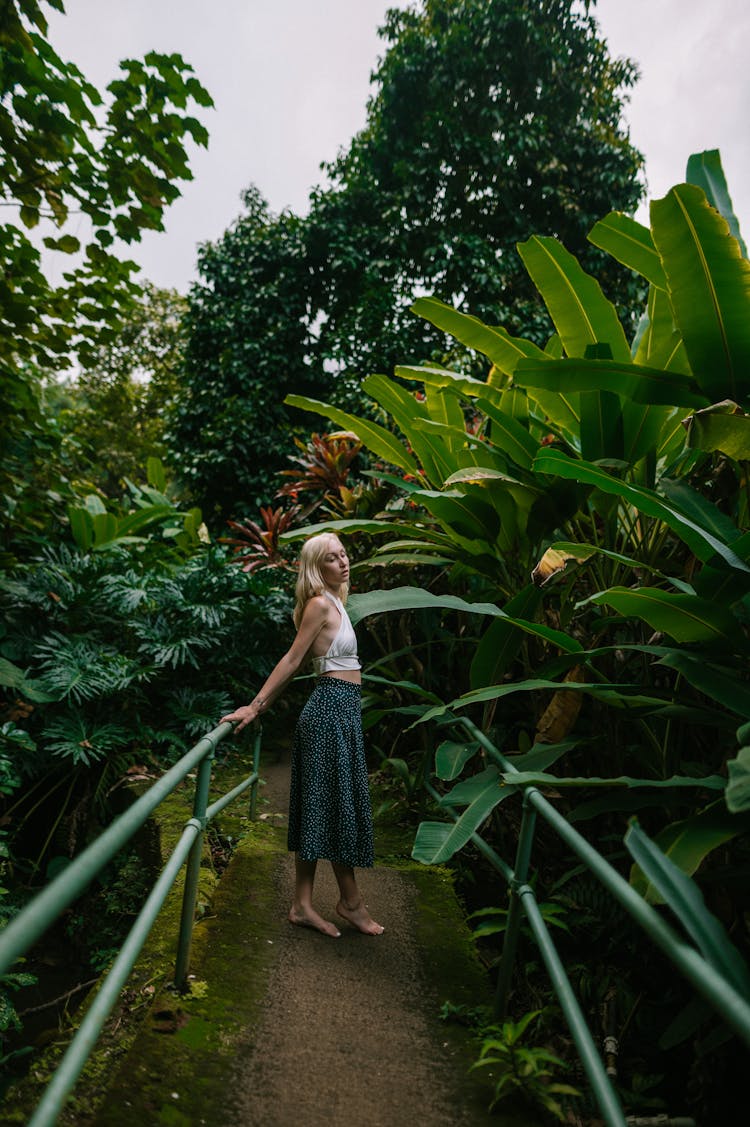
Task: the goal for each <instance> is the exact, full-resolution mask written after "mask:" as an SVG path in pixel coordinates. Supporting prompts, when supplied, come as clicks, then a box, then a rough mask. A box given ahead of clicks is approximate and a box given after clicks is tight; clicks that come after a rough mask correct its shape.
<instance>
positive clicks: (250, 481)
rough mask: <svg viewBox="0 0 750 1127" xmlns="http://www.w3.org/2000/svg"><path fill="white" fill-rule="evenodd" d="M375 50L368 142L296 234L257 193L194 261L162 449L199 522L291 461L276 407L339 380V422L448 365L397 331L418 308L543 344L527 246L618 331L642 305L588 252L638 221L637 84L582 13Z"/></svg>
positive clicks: (518, 3) (470, 12)
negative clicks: (602, 231)
mask: <svg viewBox="0 0 750 1127" xmlns="http://www.w3.org/2000/svg"><path fill="white" fill-rule="evenodd" d="M381 34H382V36H383V38H384V40H385V41H386V43H387V50H386V52H385V55H384V57H383V59H382V61H381V63H380V65H379V67H378V69H377V71H376V72H375V74H374V76H373V82H374V93H373V95H372V98H371V99H370V102H369V105H368V118H367V124H366V126H365V128H364V129H363V130H362V131H361V133H359V134H358V135H357V136H356V137H355V138H354V139H353V141H352V142H351V144H350V145H349V147H348V148H347V149H345V150H343V151H342V152H341V154H340V155H339V157H338V159H337V160H336V161H334V162H333V164H331V165H329V166H327V168H326V171H327V173H328V175H329V178H330V182H329V184H328V186H326V187H320V188H317V189H315V190H314V191H313V192H312V194H311V200H310V211H309V214H308V216H307V217H306V218H304V219H303V218H298V217H295V216H293V215H291V214H290V213H288V212H285V213H284V214H282V215H280V216H278V217H273V216H271V214H270V213H269V211H268V209H267V207H266V206H265V204H263V203H262V201H260V198H259V197H258V195H257V193H255V192H254V191H253V192H251V193H250V194H249V195H248V197H247V201H246V202H247V203H248V215H246V216H243V217H242V218H241V219H240V220H239V221H238V223H237V224H236V225H235V227H234V228H233V229H232V230H231V231H230V232H228V234H227V236H225V238H224V240H221V241H220V242H218V243H217V244H215V245H214V246H213V247H212V248H207V249H206V250H205V251H204V254H203V257H202V259H201V268H202V270H203V272H204V282H203V283H202V284H201V286H200V287H197V288H196V290H195V291H194V293H193V295H192V297H191V319H190V329H189V331H190V338H191V339H190V343H189V345H188V366H187V373H186V376H187V390H186V393H185V395H184V398H183V400H182V401H181V403H180V406H179V416H178V422H177V423H175V424H173V426H172V428H171V432H170V433H171V435H172V438H171V448H172V456H173V458H175V459H176V460H177V463H178V466H179V468H180V471H181V472H182V473H183V474H184V475H185V476H186V478H187V480H188V482H189V483H190V485H191V487H192V488H194V489H196V490H199V496H200V499H201V501H202V502H203V505H204V508H208V507H209V502H213V503H214V504H217V505H219V506H220V507H223V508H224V509H226V510H227V511H231V510H234V509H236V507H237V505H238V504H240V503H241V504H242V505H246V504H247V503H252V501H253V499H254V494H257V497H258V500H259V501H261V502H263V501H269V500H270V498H271V495H272V492H273V487H272V486H271V485H270V484H269V483H268V478H267V476H266V477H264V475H263V473H262V472H261V468H262V467H265V468H267V469H269V470H270V469H276V468H281V466H283V464H284V451H285V448H286V449H287V450H288V451H289V452H290V453H291V452H292V451H291V445H290V444H289V443H288V440H287V438H286V436H285V430H284V428H285V427H286V426H288V420H289V416H285V415H284V414H283V408H282V407H281V400H282V399H283V395H284V392H285V391H288V390H294V391H300V390H301V387H302V386H303V385H304V384H305V383H307V384H308V385H310V384H312V385H315V384H316V383H317V384H318V385H319V387H318V389H316V392H315V393H316V394H317V392H318V390H319V389H320V385H323V386H324V385H325V384H326V383H327V382H329V380H330V378H331V374H332V373H335V376H336V387H335V392H334V394H333V396H332V398H333V399H334V400H335V402H336V403H337V404H338V405H339V406H342V405H343V404H344V403H345V402H346V401H349V403H350V404H351V401H352V400H353V399H354V397H355V390H354V389H356V394H357V397H358V390H359V384H360V381H361V379H362V377H363V376H365V375H367V374H368V373H371V372H385V373H389V372H391V371H392V370H393V368H394V365H395V364H396V363H409V362H414V361H415V360H422V359H425V358H431V357H435V356H438V357H440V358H441V359H443V358H444V354H445V353H446V350H448V349H450V348H454V349H455V345H451V344H449V343H448V342H447V337H446V336H445V334H443V333H441V332H439V331H438V330H436V329H435V328H434V327H433V326H431V325H428V324H426V323H425V322H424V321H420V319H419V318H416V317H413V316H412V315H411V314H410V312H409V306H410V305H411V304H412V302H413V300H414V298H415V297H416V296H417V295H419V294H420V293H425V292H427V293H434V294H436V295H437V296H438V297H441V298H442V299H443V300H446V301H449V302H451V303H455V304H458V305H459V306H460V307H461V308H462V309H463V310H464V311H465V312H470V313H472V314H474V315H477V316H480V317H482V318H484V319H486V320H489V321H490V322H497V321H499V320H501V319H502V320H503V322H504V323H505V324H506V325H508V327H509V328H510V329H511V331H518V328H519V326H523V331H524V334H525V335H527V336H531V337H532V339H534V340H536V341H538V342H539V343H544V342H546V339H547V337H548V336H549V334H550V332H551V331H552V326H551V323H550V322H549V320H548V318H547V315H546V312H545V310H544V307H543V305H542V303H541V301H540V299H539V296H538V294H537V292H536V291H535V289H534V287H533V286H532V285H531V284H530V283H529V280H528V277H527V275H526V273H525V271H524V269H523V265H522V263H521V261H520V258H519V257H518V255H517V254H516V250H515V245H516V243H517V242H518V241H520V240H523V239H525V238H528V236H529V235H530V234H532V233H533V232H535V231H543V232H545V233H548V234H551V235H555V236H557V237H558V238H560V239H561V240H562V241H563V242H564V243H565V244H566V245H567V246H568V247H569V248H570V250H571V251H572V252H573V253H575V254H577V255H578V256H579V257H580V258H581V261H582V262H583V264H584V266H585V267H586V268H588V269H596V271H597V273H598V275H599V276H600V277H602V279H603V283H604V285H605V288H606V289H607V291H608V294H609V296H610V297H611V298H612V299H613V300H614V301H615V302H616V303H617V304H618V305H619V307H620V312H621V315H622V316H623V318H624V319H625V320H628V319H630V318H631V317H632V315H633V311H634V310H635V309H636V308H637V307H638V306H639V302H640V298H641V297H642V294H641V292H640V291H639V289H638V284H637V283H635V282H633V280H632V278H633V275H632V274H631V273H630V272H628V271H625V270H623V269H622V268H621V267H620V266H619V264H617V263H612V262H611V260H609V261H608V260H607V259H606V256H604V255H602V254H601V252H600V251H598V250H597V249H596V248H595V247H593V246H591V245H589V244H587V243H586V239H585V236H586V234H587V232H588V230H589V228H590V227H591V226H592V225H593V223H594V222H595V221H596V220H597V219H599V218H600V216H601V215H603V214H605V213H606V212H607V211H609V210H610V208H613V207H614V208H619V209H622V210H625V211H630V210H632V209H634V208H635V206H636V204H637V202H638V200H639V197H640V194H641V186H640V183H639V182H638V179H637V175H638V172H639V170H640V168H641V165H642V158H641V156H640V154H639V153H637V152H636V151H635V150H634V149H633V148H632V147H631V145H630V143H629V141H628V137H627V133H626V131H625V129H624V127H623V126H622V123H621V115H622V108H623V100H624V97H625V93H626V91H627V89H628V88H629V87H630V86H631V85H632V84H633V83H634V81H635V78H636V70H635V67H634V65H633V64H632V63H630V62H627V61H613V60H612V59H611V58H610V57H609V54H608V52H607V48H606V44H605V43H604V41H603V40H602V39H601V38H599V35H598V30H597V26H596V22H595V20H594V18H593V16H592V15H591V14H590V12H589V10H588V5H587V6H586V7H585V9H584V8H583V7H582V5H580V4H579V3H577V2H574V0H533V2H532V0H421V3H419V4H415V5H414V6H413V7H412V8H409V9H407V10H405V11H401V10H393V11H390V12H389V13H388V16H387V19H386V23H385V26H384V28H383V29H382V32H381ZM631 327H632V326H631ZM467 357H468V354H467V353H466V352H463V358H464V359H463V364H464V367H467V366H469V364H470V362H469V361H468V360H467ZM352 405H353V404H352ZM261 419H262V420H263V424H262V425H263V427H264V429H266V428H268V429H269V433H270V434H272V437H271V438H270V439H267V438H266V437H265V436H264V435H260V434H259V430H258V422H259V420H261Z"/></svg>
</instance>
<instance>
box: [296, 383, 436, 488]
mask: <svg viewBox="0 0 750 1127" xmlns="http://www.w3.org/2000/svg"><path fill="white" fill-rule="evenodd" d="M284 402H285V403H286V404H287V406H289V407H299V408H300V409H301V410H303V411H312V412H313V414H316V415H322V416H323V418H324V419H330V420H331V422H334V423H337V424H338V425H339V426H340V427H345V428H346V429H347V430H350V431H352V433H353V434H356V435H357V437H358V438H359V439H360V441H361V442H363V443H364V444H365V446H366V447H367V448H368V450H371V451H372V452H373V454H376V455H377V456H378V457H379V458H385V460H386V461H387V462H391V463H392V464H393V465H394V466H399V467H400V468H401V469H402V470H406V472H407V473H411V474H415V475H418V474H419V467H418V466H417V463H416V462H415V461H414V459H413V458H412V457H411V456H410V455H409V453H408V452H407V450H406V447H405V446H404V445H403V443H402V442H399V440H398V439H397V438H396V436H395V435H393V434H391V432H390V431H388V430H386V429H385V427H381V426H379V425H378V424H377V423H371V422H369V420H367V419H360V418H358V417H357V416H356V415H350V414H349V413H348V412H347V411H341V410H339V408H338V407H332V406H331V404H330V403H321V402H320V401H319V400H317V399H308V398H307V396H305V395H287V397H286V399H285V400H284Z"/></svg>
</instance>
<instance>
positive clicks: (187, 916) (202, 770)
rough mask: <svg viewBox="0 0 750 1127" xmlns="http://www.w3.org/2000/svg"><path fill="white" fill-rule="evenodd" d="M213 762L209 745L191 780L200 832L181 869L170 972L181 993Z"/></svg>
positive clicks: (188, 953)
mask: <svg viewBox="0 0 750 1127" xmlns="http://www.w3.org/2000/svg"><path fill="white" fill-rule="evenodd" d="M213 759H214V748H213V744H212V745H211V747H210V748H209V750H208V751H207V752H206V755H205V758H203V759H202V760H201V762H200V763H199V765H198V775H197V778H196V780H195V796H194V798H193V818H194V819H196V820H197V821H198V822H200V824H201V827H202V829H201V831H200V833H199V834H198V836H197V837H196V839H195V841H194V842H193V845H192V847H191V849H190V853H189V854H188V859H187V865H186V867H185V888H184V891H183V894H182V915H181V917H180V935H179V939H178V941H177V958H176V960H175V970H174V981H175V986H176V987H177V989H178V990H184V989H185V988H186V986H187V976H188V970H189V968H190V947H191V943H192V938H193V922H194V920H195V905H196V902H197V899H198V879H199V877H200V867H201V859H202V857H203V834H204V832H205V828H206V808H207V807H208V792H209V788H210V786H211V767H212V764H213Z"/></svg>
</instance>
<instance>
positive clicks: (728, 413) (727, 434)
mask: <svg viewBox="0 0 750 1127" xmlns="http://www.w3.org/2000/svg"><path fill="white" fill-rule="evenodd" d="M685 423H686V425H687V444H688V446H689V447H690V448H691V449H693V450H708V451H711V450H720V451H721V453H722V454H726V455H727V456H728V457H729V458H734V460H735V461H736V462H746V461H750V415H745V414H743V413H742V411H741V410H740V409H739V407H738V406H737V404H736V403H732V402H731V401H729V400H727V401H726V402H724V403H717V404H714V405H713V406H711V407H708V408H706V410H705V411H696V412H695V414H694V415H691V416H690V417H689V418H688V419H686V420H685Z"/></svg>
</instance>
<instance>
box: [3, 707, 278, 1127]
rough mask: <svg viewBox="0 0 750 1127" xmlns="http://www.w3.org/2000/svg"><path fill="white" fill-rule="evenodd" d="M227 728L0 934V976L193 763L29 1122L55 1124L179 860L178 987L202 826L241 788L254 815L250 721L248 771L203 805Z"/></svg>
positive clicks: (186, 960) (183, 973)
mask: <svg viewBox="0 0 750 1127" xmlns="http://www.w3.org/2000/svg"><path fill="white" fill-rule="evenodd" d="M233 727H234V725H233V724H231V723H228V722H227V723H224V724H219V725H218V727H216V728H214V729H213V730H212V731H211V732H208V733H207V734H206V735H205V736H203V737H202V738H201V739H200V740H199V741H198V743H197V744H195V746H194V747H192V748H191V749H190V751H188V752H187V753H186V754H185V755H184V756H183V757H182V759H180V760H179V761H178V762H177V763H175V765H174V766H173V767H171V768H170V769H169V770H168V771H167V772H166V773H165V774H164V775H162V777H161V778H160V779H158V780H157V781H156V782H155V783H154V784H153V785H152V786H151V787H150V788H149V789H148V790H147V791H146V793H145V794H143V795H141V797H140V798H139V799H137V800H136V801H135V802H134V803H133V805H132V806H131V807H129V808H128V809H127V810H126V811H125V812H124V813H123V814H121V815H120V816H119V817H118V818H116V819H115V821H114V822H113V823H112V825H111V826H109V827H108V828H107V829H106V830H105V831H104V833H102V834H101V835H100V836H99V837H98V838H97V839H96V840H95V841H93V842H92V843H91V845H89V846H88V848H87V849H85V850H84V851H83V853H81V854H80V855H79V856H78V857H76V858H75V860H74V861H72V862H71V863H70V865H68V866H67V868H66V869H64V870H63V871H62V872H61V873H60V874H59V875H58V876H57V877H55V879H54V880H53V881H52V882H51V883H50V884H49V885H47V887H46V888H45V889H43V890H42V891H41V892H40V893H39V894H38V895H37V896H35V897H34V899H33V900H32V901H30V903H29V904H27V905H26V907H25V908H23V909H22V911H21V912H19V914H18V915H17V916H16V917H14V919H13V920H12V921H11V922H10V923H9V924H8V926H7V927H6V928H5V929H4V930H3V931H2V933H0V975H2V974H4V973H5V972H6V971H7V970H8V969H9V968H10V967H11V966H12V964H13V963H14V962H15V960H16V959H17V958H19V957H20V956H21V955H23V954H25V952H26V951H28V950H29V948H31V947H32V946H33V945H34V943H36V941H37V940H38V939H39V938H40V936H41V935H43V933H44V932H45V931H46V930H47V928H49V927H50V926H51V925H52V924H53V923H54V922H55V920H56V919H58V917H59V916H60V915H61V914H62V912H64V911H65V909H66V908H67V907H68V906H69V905H70V904H71V903H72V902H73V901H74V900H76V899H77V897H78V896H80V895H81V893H82V892H83V891H84V890H85V889H86V888H87V887H88V885H89V884H90V883H91V881H92V880H93V879H94V877H95V876H96V875H97V873H99V872H101V870H102V869H103V868H104V866H105V865H106V864H107V863H108V862H109V861H110V860H111V859H112V857H114V855H115V854H116V853H117V852H118V851H119V850H120V849H121V848H122V847H123V845H125V844H126V842H128V841H129V840H130V839H131V838H132V837H133V835H134V834H135V833H136V832H137V831H138V830H139V829H140V828H141V826H142V825H143V824H144V822H145V821H146V819H147V818H148V817H149V816H150V815H151V814H152V813H153V812H154V810H156V808H157V807H158V806H159V805H160V804H161V803H162V802H163V801H164V799H165V798H167V797H168V796H169V795H170V794H172V793H173V792H174V790H175V789H176V788H177V787H178V786H179V785H180V783H182V782H183V781H184V779H185V778H187V776H188V775H189V774H190V772H191V771H192V770H194V769H195V768H197V777H196V782H195V793H194V798H193V813H192V817H191V818H189V819H188V820H187V822H186V823H185V826H184V828H183V831H182V834H181V835H180V839H179V841H178V842H177V845H176V846H175V847H174V849H173V850H172V853H171V854H170V856H169V858H168V860H167V863H166V865H165V867H164V869H163V870H162V872H161V874H160V876H159V877H158V879H157V880H156V882H155V884H154V886H153V888H152V890H151V892H150V894H149V896H148V898H147V899H146V902H145V904H144V905H143V907H142V908H141V911H140V912H139V914H138V916H137V918H136V920H135V923H134V924H133V926H132V928H131V930H130V932H129V934H128V936H127V938H126V940H125V942H124V943H123V945H122V947H121V948H120V952H119V954H118V956H117V958H116V959H115V961H114V963H113V964H112V967H111V968H110V970H109V972H108V974H107V976H106V977H105V978H104V980H103V982H102V983H101V985H100V987H99V989H98V991H97V993H96V996H95V998H94V1000H93V1002H92V1004H91V1005H90V1007H89V1009H88V1010H87V1012H86V1016H85V1018H84V1019H83V1021H82V1022H81V1024H80V1026H79V1027H78V1029H77V1031H76V1034H75V1036H74V1037H73V1040H72V1041H71V1042H70V1045H69V1046H68V1048H67V1050H66V1052H65V1055H64V1056H63V1058H62V1060H61V1062H60V1064H59V1066H58V1068H57V1070H56V1071H55V1074H54V1076H53V1077H52V1080H51V1081H50V1083H49V1084H48V1086H47V1088H46V1089H45V1092H44V1095H43V1097H42V1099H41V1101H40V1102H39V1104H38V1106H37V1108H36V1111H35V1112H34V1114H33V1116H32V1117H31V1119H30V1120H29V1127H51V1125H52V1124H54V1123H55V1122H56V1120H57V1117H58V1115H59V1114H60V1111H61V1110H62V1107H63V1105H64V1103H65V1100H66V1099H67V1097H68V1095H69V1094H70V1092H71V1091H72V1089H73V1086H74V1085H75V1083H76V1080H77V1079H78V1077H79V1075H80V1073H81V1070H82V1069H83V1066H84V1065H85V1063H86V1061H87V1060H88V1058H89V1057H90V1055H91V1053H92V1051H93V1049H94V1046H95V1045H96V1042H97V1040H98V1037H99V1034H100V1033H101V1031H102V1028H103V1026H104V1023H105V1021H106V1020H107V1018H108V1017H109V1015H110V1013H111V1012H112V1009H113V1007H114V1005H115V1003H116V1002H117V999H118V997H119V995H120V991H121V990H122V987H123V986H124V985H125V983H126V981H127V979H128V977H129V976H130V974H131V972H132V970H133V967H134V966H135V963H136V961H137V959H138V956H139V955H140V953H141V950H142V949H143V945H144V944H145V942H146V939H147V938H148V935H149V933H150V931H151V929H152V927H153V926H154V923H155V922H156V919H157V917H158V915H159V913H160V912H161V909H162V908H163V906H164V902H165V900H166V898H167V896H168V895H169V892H170V891H171V889H172V886H173V885H174V883H175V881H176V880H177V877H178V875H179V872H180V869H181V868H182V866H183V864H185V862H186V861H187V868H186V872H185V887H184V891H183V895H182V912H181V918H180V929H179V936H178V940H177V954H176V959H175V976H174V977H175V985H176V986H177V988H178V989H179V990H184V989H185V986H186V984H187V978H188V970H189V966H190V945H191V938H192V930H193V921H194V918H195V907H196V903H197V896H198V877H199V872H200V864H201V857H202V852H203V834H204V831H205V828H206V826H207V825H208V824H209V823H210V822H211V820H212V819H213V818H214V817H215V816H216V815H217V814H218V813H219V812H220V811H221V810H223V809H224V808H225V807H226V806H228V805H229V803H230V802H233V801H234V800H235V799H236V798H238V797H239V796H240V795H241V794H243V793H244V792H245V791H247V790H248V789H249V790H250V817H251V818H254V817H255V813H256V805H257V791H258V770H259V766H260V741H261V728H260V725H259V724H258V725H256V731H255V738H254V741H253V770H252V773H251V774H250V775H248V776H247V778H245V779H243V781H242V782H241V783H239V785H238V786H236V787H234V788H233V789H232V790H231V791H229V792H228V793H227V794H225V795H222V797H221V798H219V799H217V800H216V801H215V802H214V803H212V805H211V806H209V805H208V794H209V788H210V783H211V768H212V764H213V758H214V751H215V749H216V745H217V744H218V743H219V742H220V741H221V740H222V739H224V737H225V736H227V735H228V734H229V733H230V732H231V731H232V729H233Z"/></svg>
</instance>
